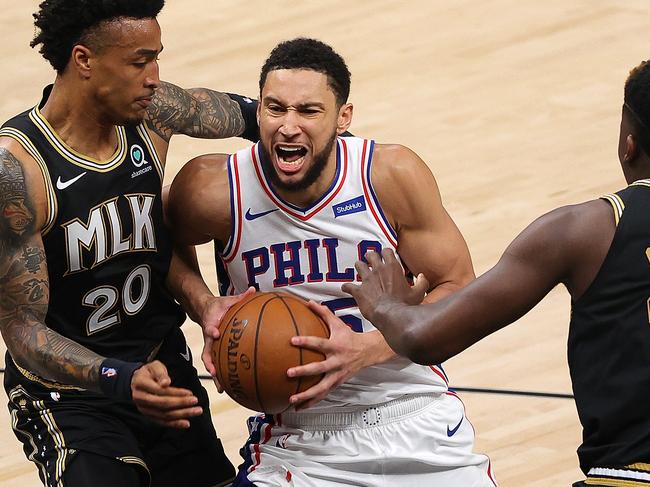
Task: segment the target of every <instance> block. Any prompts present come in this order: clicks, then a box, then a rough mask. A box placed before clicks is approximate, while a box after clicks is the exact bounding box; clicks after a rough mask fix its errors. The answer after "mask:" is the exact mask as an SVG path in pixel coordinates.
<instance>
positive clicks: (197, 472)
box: [4, 328, 235, 487]
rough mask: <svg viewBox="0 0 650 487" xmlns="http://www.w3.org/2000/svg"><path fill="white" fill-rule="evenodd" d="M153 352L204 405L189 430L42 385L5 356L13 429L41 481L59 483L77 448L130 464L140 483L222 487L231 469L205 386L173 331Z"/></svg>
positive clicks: (70, 485) (128, 407)
mask: <svg viewBox="0 0 650 487" xmlns="http://www.w3.org/2000/svg"><path fill="white" fill-rule="evenodd" d="M155 358H156V359H157V360H160V361H161V362H163V363H164V364H165V366H166V367H167V369H168V371H169V374H170V377H171V379H172V385H174V386H176V387H183V388H187V389H190V390H192V391H193V392H194V394H195V395H196V396H197V398H198V399H199V405H201V406H202V407H203V414H202V415H201V416H197V417H195V418H192V419H191V420H190V423H191V426H190V428H189V429H173V428H165V427H163V426H160V425H158V424H156V423H154V422H152V421H150V420H149V419H147V418H146V417H145V416H143V415H142V414H140V412H138V411H137V409H136V408H135V406H134V405H133V404H132V403H125V402H115V401H111V400H109V399H107V398H106V397H104V396H103V395H101V394H95V393H91V392H88V391H83V390H79V389H76V388H72V387H60V386H58V385H56V384H51V383H47V382H46V381H43V380H40V379H39V378H38V377H35V376H32V375H31V374H29V373H25V371H21V370H19V369H18V368H17V367H16V365H15V364H14V363H13V361H12V360H11V358H10V357H9V355H8V354H7V359H6V362H7V366H6V372H5V380H4V384H5V390H6V391H7V396H8V397H9V412H10V414H11V422H12V427H13V430H14V433H15V435H16V437H17V438H18V440H20V441H21V442H22V444H23V450H24V452H25V455H26V456H27V458H28V459H29V460H31V461H32V462H34V464H36V466H37V468H38V472H39V476H40V478H41V481H42V482H43V484H44V485H45V486H47V487H50V486H52V487H54V486H58V485H59V484H58V483H59V481H60V479H61V478H62V477H63V472H64V471H65V469H66V467H67V466H68V465H70V464H71V462H74V459H75V455H76V454H77V452H79V451H85V452H89V453H94V454H97V455H103V456H106V457H109V458H113V459H117V460H119V462H124V463H127V464H132V465H134V466H136V468H137V469H138V470H139V471H140V472H141V478H142V481H141V485H143V486H147V485H149V482H151V486H152V487H167V486H170V487H172V486H174V487H176V486H183V485H191V486H195V487H212V486H218V485H228V483H229V482H230V480H232V479H233V478H234V476H235V470H234V467H233V466H232V464H231V463H230V461H229V460H228V458H227V457H226V455H225V453H224V451H223V447H222V445H221V441H220V440H219V438H218V437H217V434H216V431H215V429H214V426H213V424H212V418H211V417H210V410H209V407H208V395H207V392H206V390H205V389H204V388H203V386H202V385H201V384H200V381H199V378H198V375H197V371H196V369H195V368H194V367H193V366H192V362H191V357H190V356H188V349H187V347H186V343H185V338H184V337H183V334H182V332H181V331H180V329H178V328H175V329H174V330H173V331H172V333H170V335H169V336H168V337H167V338H166V339H165V341H164V342H163V344H162V346H161V348H160V350H159V351H158V353H157V355H156V357H155ZM116 465H117V466H118V467H119V466H120V464H119V463H116ZM102 474H103V472H97V475H99V476H101V475H102ZM82 485H83V486H86V485H92V483H90V484H89V483H88V479H85V481H84V479H79V480H76V479H74V480H72V481H71V479H69V478H67V479H66V486H67V487H77V486H82Z"/></svg>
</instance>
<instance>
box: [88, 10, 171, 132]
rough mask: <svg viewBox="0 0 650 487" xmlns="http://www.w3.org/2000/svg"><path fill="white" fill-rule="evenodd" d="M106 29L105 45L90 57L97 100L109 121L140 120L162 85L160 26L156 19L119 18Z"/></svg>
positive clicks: (91, 76)
mask: <svg viewBox="0 0 650 487" xmlns="http://www.w3.org/2000/svg"><path fill="white" fill-rule="evenodd" d="M103 28H104V32H103V33H102V34H101V36H102V40H103V42H104V43H105V45H104V46H102V48H101V49H99V50H97V51H96V52H92V53H91V56H90V57H89V65H90V82H91V83H92V86H93V96H94V97H95V103H96V104H97V105H98V106H99V107H100V109H101V110H102V112H103V113H104V115H105V117H106V118H107V119H108V121H109V122H110V123H113V124H116V125H125V124H131V123H139V122H141V121H142V120H143V119H144V116H145V112H146V110H147V107H148V106H149V105H150V103H151V98H152V97H153V94H154V91H155V90H156V88H158V86H159V85H160V78H159V72H158V55H159V54H160V52H161V51H162V44H161V39H160V36H161V33H160V26H159V25H158V22H157V21H156V20H155V19H131V18H119V19H116V20H115V21H112V22H110V23H108V24H107V25H106V26H105V27H103Z"/></svg>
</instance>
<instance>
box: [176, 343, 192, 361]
mask: <svg viewBox="0 0 650 487" xmlns="http://www.w3.org/2000/svg"><path fill="white" fill-rule="evenodd" d="M179 353H180V354H181V357H183V358H184V359H185V360H187V361H188V362H189V361H190V348H189V347H188V346H187V343H186V344H185V353H183V352H179Z"/></svg>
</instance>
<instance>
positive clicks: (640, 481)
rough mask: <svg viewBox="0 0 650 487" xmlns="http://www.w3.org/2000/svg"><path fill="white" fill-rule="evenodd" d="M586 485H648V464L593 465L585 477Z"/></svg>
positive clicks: (622, 486)
mask: <svg viewBox="0 0 650 487" xmlns="http://www.w3.org/2000/svg"><path fill="white" fill-rule="evenodd" d="M585 484H587V485H605V486H612V487H648V486H649V485H650V464H648V463H641V462H640V463H633V464H631V465H628V466H626V467H620V468H608V467H603V468H601V467H593V468H591V469H590V470H589V472H588V473H587V478H586V479H585Z"/></svg>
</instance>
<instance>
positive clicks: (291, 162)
mask: <svg viewBox="0 0 650 487" xmlns="http://www.w3.org/2000/svg"><path fill="white" fill-rule="evenodd" d="M275 154H276V156H277V161H278V168H279V169H280V170H281V171H282V172H285V173H295V172H298V171H300V168H301V167H302V165H303V163H304V162H305V156H306V155H307V149H306V148H305V147H302V146H297V145H286V144H282V145H276V146H275Z"/></svg>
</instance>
